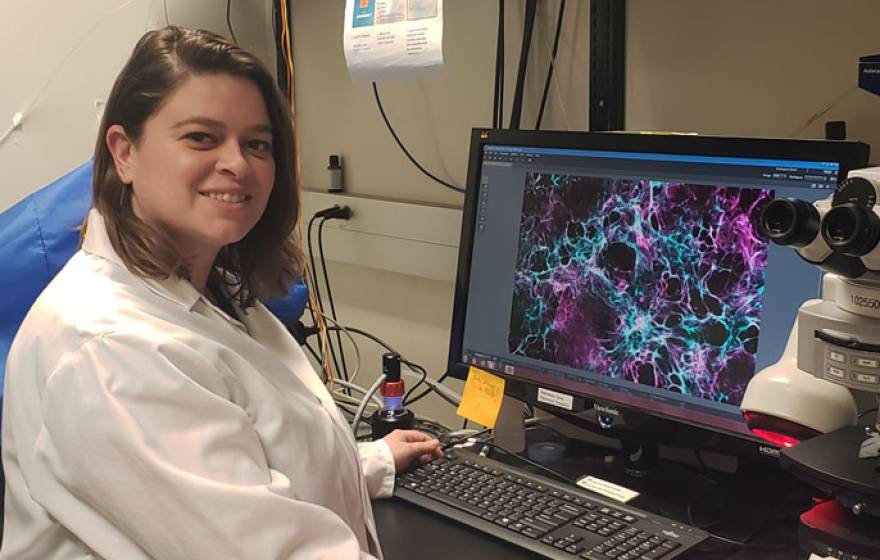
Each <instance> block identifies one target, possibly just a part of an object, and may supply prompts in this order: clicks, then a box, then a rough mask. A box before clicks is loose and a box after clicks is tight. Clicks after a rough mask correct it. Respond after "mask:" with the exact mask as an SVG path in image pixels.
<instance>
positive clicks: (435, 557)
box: [373, 498, 809, 560]
mask: <svg viewBox="0 0 880 560" xmlns="http://www.w3.org/2000/svg"><path fill="white" fill-rule="evenodd" d="M373 512H374V514H375V517H376V524H377V525H378V529H379V539H380V540H381V542H382V551H383V553H384V555H385V560H412V559H417V560H448V559H450V558H454V559H461V560H464V559H468V558H476V556H475V551H479V558H480V560H526V559H528V560H534V559H535V558H538V556H536V555H535V554H533V553H531V552H528V551H526V550H523V549H521V548H519V547H516V546H513V545H511V544H508V543H506V542H504V541H501V540H499V539H496V538H495V537H493V536H491V535H487V534H485V533H482V532H480V531H477V530H476V529H472V528H470V527H468V526H466V525H462V524H461V523H457V522H455V521H452V520H451V519H447V518H444V517H442V516H440V515H436V514H434V513H432V512H430V511H427V510H424V509H421V508H419V507H416V506H413V505H411V504H409V503H406V502H404V501H402V500H397V499H394V498H392V499H389V500H376V501H374V502H373ZM808 556H809V555H808V554H806V553H802V552H799V551H797V550H792V549H786V550H779V551H774V552H768V551H766V550H760V551H759V550H748V549H739V550H734V549H733V548H732V547H726V546H723V545H718V544H717V543H714V542H707V543H704V544H703V545H700V546H698V547H697V548H695V549H693V550H691V551H690V552H689V553H688V554H684V555H682V556H680V557H679V558H681V559H682V560H693V559H702V558H724V559H726V560H741V559H742V560H745V559H752V560H753V559H755V558H761V559H762V560H776V559H778V560H782V559H785V560H792V559H806V558H807V557H808Z"/></svg>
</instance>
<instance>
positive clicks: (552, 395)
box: [538, 387, 574, 410]
mask: <svg viewBox="0 0 880 560" xmlns="http://www.w3.org/2000/svg"><path fill="white" fill-rule="evenodd" d="M538 402H542V403H545V404H552V405H553V406H558V407H559V408H564V409H565V410H572V409H574V398H573V397H572V396H571V395H566V394H565V393H557V392H556V391H550V390H549V389H544V388H543V387H539V388H538Z"/></svg>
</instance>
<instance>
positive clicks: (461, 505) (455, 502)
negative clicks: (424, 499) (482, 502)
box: [427, 492, 483, 517]
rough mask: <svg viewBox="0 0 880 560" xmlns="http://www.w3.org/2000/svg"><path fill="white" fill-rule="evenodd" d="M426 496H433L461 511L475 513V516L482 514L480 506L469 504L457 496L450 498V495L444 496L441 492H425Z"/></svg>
mask: <svg viewBox="0 0 880 560" xmlns="http://www.w3.org/2000/svg"><path fill="white" fill-rule="evenodd" d="M427 496H428V497H429V498H433V499H435V500H437V501H438V502H441V503H444V504H446V505H448V506H452V507H454V508H458V509H460V510H462V511H466V512H468V513H470V514H471V515H476V516H477V517H479V516H481V515H483V510H481V509H480V508H478V507H476V506H472V505H471V504H469V503H467V502H463V501H461V500H459V499H457V498H452V497H450V496H446V495H444V494H441V493H440V492H429V493H428V494H427Z"/></svg>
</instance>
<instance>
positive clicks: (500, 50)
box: [492, 0, 504, 128]
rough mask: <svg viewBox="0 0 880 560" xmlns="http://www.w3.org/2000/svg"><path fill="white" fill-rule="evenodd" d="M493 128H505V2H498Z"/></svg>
mask: <svg viewBox="0 0 880 560" xmlns="http://www.w3.org/2000/svg"><path fill="white" fill-rule="evenodd" d="M494 103H495V104H494V105H493V106H492V128H500V127H502V126H504V0H498V36H497V44H496V45H495V100H494Z"/></svg>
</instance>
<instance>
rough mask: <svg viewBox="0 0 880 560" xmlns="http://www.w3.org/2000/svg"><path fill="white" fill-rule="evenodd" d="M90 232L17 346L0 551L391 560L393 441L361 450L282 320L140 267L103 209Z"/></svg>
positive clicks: (58, 555)
mask: <svg viewBox="0 0 880 560" xmlns="http://www.w3.org/2000/svg"><path fill="white" fill-rule="evenodd" d="M87 231H88V235H87V238H86V240H85V244H84V246H83V249H82V250H81V251H79V252H78V253H76V254H75V255H74V256H73V258H72V259H71V260H70V262H69V263H68V264H67V266H65V267H64V269H63V270H62V271H61V272H60V273H59V274H58V276H57V277H56V278H55V279H54V280H53V281H52V282H51V283H50V285H49V286H48V287H47V288H46V290H45V291H44V292H43V294H42V295H41V296H40V297H39V299H38V300H37V301H36V303H35V304H34V306H33V308H32V309H31V311H30V313H29V314H28V316H27V318H26V319H25V321H24V323H23V324H22V326H21V329H20V331H19V333H18V336H17V337H16V339H15V342H14V343H13V345H12V349H11V351H10V353H9V361H8V365H7V368H6V381H5V394H4V399H3V400H4V402H3V432H2V438H3V439H2V451H3V467H4V469H5V473H6V496H5V509H6V512H5V526H4V533H5V534H4V539H3V546H2V550H0V560H7V559H13V558H14V559H16V560H26V559H35V560H36V559H38V560H62V559H73V558H77V559H81V558H107V559H108V560H115V559H120V560H139V559H146V558H152V559H161V560H164V559H187V560H207V559H211V560H214V559H221V558H222V559H232V558H235V559H238V558H241V559H245V558H246V559H252V560H257V559H282V558H283V559H309V560H313V559H319V558H328V559H333V560H342V559H354V558H362V559H363V558H373V557H381V552H380V549H379V543H378V539H377V536H376V528H375V523H374V521H373V514H372V509H371V506H370V501H369V500H370V496H373V497H380V496H388V495H390V494H391V491H392V489H393V485H394V460H393V458H392V456H391V453H390V450H389V448H388V446H387V444H385V443H384V442H378V443H376V444H371V445H366V446H362V447H361V453H360V454H359V453H358V448H357V446H356V445H355V442H354V439H353V437H352V435H351V432H350V430H349V428H348V426H347V424H346V422H345V420H344V419H343V418H342V416H341V415H340V413H339V412H338V410H337V408H336V406H335V405H334V403H333V400H332V398H331V396H330V394H329V393H328V392H327V390H326V389H325V387H324V386H323V384H322V383H321V381H320V379H319V378H318V376H317V375H316V374H315V372H314V370H313V369H312V367H311V366H310V364H309V363H308V361H307V360H306V357H305V356H304V354H303V352H302V350H301V349H300V347H299V346H298V345H297V344H296V342H295V341H294V339H293V338H292V337H291V336H290V335H289V334H288V332H287V331H286V330H285V329H284V327H283V326H282V325H281V324H280V323H279V322H278V321H277V320H276V319H275V317H274V316H272V315H271V314H270V313H269V312H268V311H267V310H266V309H265V308H264V307H263V306H262V305H257V307H256V308H251V309H248V310H247V312H246V313H245V312H240V315H241V316H242V322H241V323H239V322H238V321H236V320H234V319H232V318H230V317H228V316H227V315H225V314H224V313H223V312H221V311H220V310H219V309H217V308H216V307H214V306H213V305H212V304H211V303H210V302H209V301H208V300H207V299H205V298H204V297H202V296H201V294H199V292H198V291H196V290H195V289H194V288H193V286H192V285H191V284H190V283H189V282H186V281H184V280H181V279H179V278H172V279H168V280H164V281H154V280H145V279H142V278H140V277H138V276H136V275H134V274H132V273H131V272H129V271H128V270H127V269H126V268H125V266H124V265H123V263H122V261H121V260H120V258H119V256H118V255H116V253H115V252H114V250H113V247H112V245H111V244H110V241H109V238H108V237H107V232H106V229H105V228H104V224H103V220H102V218H101V216H100V215H99V214H98V213H97V212H96V211H94V210H93V211H92V212H91V214H90V216H89V223H88V230H87ZM362 469H363V473H365V475H364V474H362Z"/></svg>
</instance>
